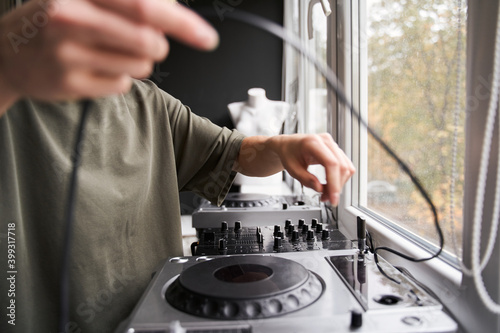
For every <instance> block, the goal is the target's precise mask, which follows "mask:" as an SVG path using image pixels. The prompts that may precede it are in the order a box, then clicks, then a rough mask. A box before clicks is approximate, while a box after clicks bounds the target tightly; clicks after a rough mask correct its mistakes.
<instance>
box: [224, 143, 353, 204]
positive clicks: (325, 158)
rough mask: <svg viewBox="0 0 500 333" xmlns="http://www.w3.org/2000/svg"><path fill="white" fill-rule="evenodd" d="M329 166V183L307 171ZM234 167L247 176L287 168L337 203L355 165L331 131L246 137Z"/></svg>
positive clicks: (327, 177)
mask: <svg viewBox="0 0 500 333" xmlns="http://www.w3.org/2000/svg"><path fill="white" fill-rule="evenodd" d="M312 164H320V165H322V166H324V167H325V173H326V182H327V183H326V184H321V183H320V182H319V180H318V179H317V178H316V176H314V175H313V174H311V173H309V172H308V171H307V167H308V166H309V165H312ZM233 169H234V170H235V171H238V172H240V173H242V174H244V175H247V176H259V177H263V176H268V175H272V174H274V173H276V172H279V171H281V170H283V169H286V170H287V171H288V172H289V173H290V175H291V176H292V177H294V178H295V179H297V180H298V181H299V182H301V183H302V185H304V186H307V187H310V188H312V189H314V190H315V191H317V192H321V193H322V196H321V200H323V201H326V200H328V201H330V202H331V203H332V204H333V205H337V204H338V201H339V196H340V193H341V191H342V187H343V186H344V184H345V183H346V182H347V180H348V179H349V178H350V177H351V176H352V175H353V174H354V172H355V168H354V165H353V164H352V162H351V161H350V160H349V159H348V158H347V156H346V155H345V154H344V152H343V151H342V150H341V149H340V148H339V146H338V145H337V144H336V143H335V141H333V139H332V137H331V136H330V135H329V134H313V135H307V134H295V135H278V136H272V137H265V136H251V137H247V138H245V139H244V140H243V143H242V145H241V149H240V154H239V157H238V161H237V163H235V165H234V167H233Z"/></svg>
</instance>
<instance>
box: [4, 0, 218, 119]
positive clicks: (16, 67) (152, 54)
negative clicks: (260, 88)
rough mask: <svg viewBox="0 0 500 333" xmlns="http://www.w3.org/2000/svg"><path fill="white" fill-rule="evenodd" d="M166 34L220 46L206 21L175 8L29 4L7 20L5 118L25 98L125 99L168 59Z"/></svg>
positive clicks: (122, 2)
mask: <svg viewBox="0 0 500 333" xmlns="http://www.w3.org/2000/svg"><path fill="white" fill-rule="evenodd" d="M165 35H167V36H169V37H172V38H174V39H176V40H178V41H180V42H183V43H185V44H187V45H190V46H192V47H195V48H198V49H202V50H210V49H213V48H215V47H216V46H217V44H218V36H217V33H216V32H215V30H214V29H213V28H212V27H210V26H209V25H208V24H207V23H206V22H205V21H204V20H203V19H202V18H200V17H199V16H198V15H196V14H195V13H194V12H192V11H190V10H189V9H187V8H185V7H183V6H180V5H177V4H174V3H171V2H169V1H158V0H72V1H58V0H41V1H38V0H37V1H28V2H27V3H26V4H24V5H23V6H21V7H19V8H17V9H15V10H13V11H11V12H10V13H8V14H6V15H4V16H2V17H1V18H0V90H1V93H0V116H1V115H2V114H3V113H4V112H5V111H6V110H7V108H8V107H9V106H10V105H12V104H13V103H14V102H15V101H16V100H18V99H19V98H23V97H30V98H36V99H40V100H45V101H54V100H63V99H80V98H96V97H102V96H106V95H111V94H116V93H123V92H126V91H128V90H129V89H130V86H131V78H145V77H148V76H149V74H150V73H151V70H152V68H153V65H154V63H155V62H157V61H161V60H162V59H164V58H165V57H166V56H167V54H168V42H167V40H166V38H165Z"/></svg>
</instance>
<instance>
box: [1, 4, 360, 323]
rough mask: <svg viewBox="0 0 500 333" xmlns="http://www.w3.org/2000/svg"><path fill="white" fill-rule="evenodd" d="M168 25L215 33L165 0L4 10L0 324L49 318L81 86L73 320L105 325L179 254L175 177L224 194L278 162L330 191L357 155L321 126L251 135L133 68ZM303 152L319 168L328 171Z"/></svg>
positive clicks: (177, 34) (142, 65) (160, 47)
mask: <svg viewBox="0 0 500 333" xmlns="http://www.w3.org/2000/svg"><path fill="white" fill-rule="evenodd" d="M165 35H167V36H169V37H171V38H174V39H177V40H179V41H181V42H184V43H186V44H188V45H190V46H193V47H195V48H199V49H202V50H210V49H213V48H215V47H216V46H217V44H218V37H217V34H216V33H215V31H214V30H213V29H212V28H211V27H210V26H209V25H208V24H207V23H205V22H204V21H203V20H202V19H201V18H199V17H198V16H196V15H195V14H194V13H192V12H191V11H189V10H188V9H186V8H184V7H182V6H178V5H176V4H172V3H168V2H165V1H159V0H71V1H69V0H47V1H38V0H37V1H30V2H28V3H26V4H25V5H24V6H22V7H20V8H17V9H16V10H14V11H12V12H10V13H8V14H6V15H4V16H3V17H2V18H1V19H0V216H1V223H0V227H1V228H2V229H1V231H0V234H2V235H7V237H4V238H1V239H0V248H1V254H0V258H1V259H0V266H1V267H2V269H3V271H4V272H7V273H4V274H5V275H6V276H3V277H1V278H2V281H4V282H3V283H2V289H1V290H0V293H1V299H2V301H1V305H2V308H3V309H4V311H5V314H6V315H5V314H4V315H3V316H2V319H0V331H2V332H10V331H18V332H56V331H57V318H58V316H59V313H58V306H59V276H60V270H61V266H60V263H61V258H62V244H63V240H64V229H65V226H64V222H63V221H62V217H63V213H64V207H65V205H66V202H67V197H66V196H67V186H68V179H69V174H70V172H71V156H72V153H73V152H72V149H73V147H72V146H73V143H74V142H73V140H74V135H75V132H76V129H77V126H78V122H79V115H80V113H81V108H82V105H81V103H80V102H79V100H81V99H83V98H90V99H92V100H93V102H92V104H91V107H90V116H89V119H88V124H87V129H86V136H85V141H84V146H83V152H82V165H81V167H80V174H79V179H80V182H79V184H80V185H79V188H78V197H77V198H78V199H77V202H76V208H75V227H74V231H73V234H74V240H73V243H72V249H71V251H72V252H71V254H72V256H71V265H70V278H71V282H70V291H71V292H70V296H71V300H70V301H71V303H70V304H71V308H70V321H69V322H68V323H66V325H65V330H66V331H67V332H110V331H112V330H113V329H114V328H116V326H117V325H118V324H119V322H120V321H121V320H123V319H125V317H126V316H127V315H128V314H129V313H130V311H131V310H132V308H133V306H134V305H135V304H136V303H137V301H138V299H139V297H140V295H141V294H142V293H143V292H144V290H145V287H146V285H147V283H148V282H149V278H150V274H151V272H153V271H154V268H155V265H156V264H158V262H160V260H161V259H164V258H165V257H168V256H176V255H180V254H181V253H182V248H181V233H180V225H179V220H180V209H179V197H178V192H179V191H181V190H192V191H195V192H197V193H199V194H200V195H203V196H205V197H206V198H208V199H209V200H211V201H212V202H214V203H220V202H221V201H222V200H223V199H224V196H225V195H226V193H227V191H228V188H229V186H230V184H231V182H232V179H233V177H234V175H235V173H236V172H241V173H243V174H245V175H249V176H267V175H270V174H274V173H276V172H278V171H280V170H283V169H286V170H288V172H289V173H290V174H291V175H292V176H293V177H295V178H296V179H297V180H299V181H300V182H301V183H302V184H304V185H305V186H308V187H311V188H313V189H314V190H316V191H318V192H321V193H322V199H323V200H325V201H326V200H328V201H330V202H331V203H332V204H333V205H336V204H337V203H338V200H339V194H340V192H341V189H342V186H343V185H344V184H345V182H346V181H347V180H348V179H349V178H350V177H351V175H352V174H353V173H354V168H353V166H352V163H351V162H350V161H349V160H348V158H347V157H346V156H345V154H344V153H343V152H342V151H341V150H340V149H339V147H338V146H337V145H336V143H335V142H334V141H333V140H332V138H331V137H330V136H329V135H326V134H324V135H290V136H285V135H282V136H275V137H262V136H259V137H246V138H245V137H243V136H242V135H241V134H240V133H238V132H236V131H231V130H229V129H226V128H219V127H218V126H215V125H213V124H212V123H210V122H209V121H208V120H206V119H203V118H200V117H197V116H196V115H194V114H193V113H191V112H190V110H189V108H187V107H186V106H184V105H182V104H181V102H180V101H178V100H176V99H175V98H173V97H172V96H170V95H168V94H167V93H165V92H163V91H160V90H159V89H158V88H157V87H156V86H154V85H153V84H152V83H151V82H149V81H138V80H136V79H140V78H144V77H147V76H148V75H149V73H150V72H151V69H152V66H153V64H154V62H156V61H160V60H162V59H164V58H165V57H166V56H167V54H168V42H167V40H166V39H165ZM310 164H321V165H323V166H324V167H325V170H326V179H327V183H326V184H324V185H323V184H321V183H320V182H319V181H318V180H317V179H316V177H314V176H313V175H311V174H310V173H308V172H307V166H308V165H310ZM9 255H10V256H9ZM5 281H7V283H5Z"/></svg>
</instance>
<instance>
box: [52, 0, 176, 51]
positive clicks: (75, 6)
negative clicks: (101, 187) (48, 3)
mask: <svg viewBox="0 0 500 333" xmlns="http://www.w3.org/2000/svg"><path fill="white" fill-rule="evenodd" d="M156 1H158V0H156ZM52 19H53V25H52V27H51V28H52V29H51V32H50V33H51V37H52V38H53V39H56V38H57V36H58V35H63V34H66V35H68V34H71V36H72V37H73V40H74V41H76V42H82V43H84V44H86V45H88V46H91V47H101V48H105V49H107V50H113V51H115V52H116V53H125V54H130V55H135V56H138V57H144V58H150V59H152V60H155V61H159V60H162V59H163V58H164V57H165V56H166V55H167V51H168V45H167V41H166V39H165V37H164V36H163V35H162V34H161V33H159V32H158V31H157V30H156V29H154V28H152V27H151V26H148V25H146V24H140V23H137V22H135V21H131V20H129V19H126V18H124V17H123V16H120V15H118V14H116V13H114V12H110V11H108V10H104V9H102V8H101V7H98V6H95V5H94V4H92V3H90V2H88V1H76V0H73V1H71V6H70V5H69V4H65V5H61V8H60V9H59V10H58V11H57V12H56V13H55V14H54V16H53V18H52Z"/></svg>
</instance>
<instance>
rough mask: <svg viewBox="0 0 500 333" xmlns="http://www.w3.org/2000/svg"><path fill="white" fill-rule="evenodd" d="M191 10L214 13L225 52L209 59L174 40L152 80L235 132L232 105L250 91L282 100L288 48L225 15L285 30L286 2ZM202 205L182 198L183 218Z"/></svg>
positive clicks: (198, 5)
mask: <svg viewBox="0 0 500 333" xmlns="http://www.w3.org/2000/svg"><path fill="white" fill-rule="evenodd" d="M188 7H191V8H192V9H193V10H195V11H196V10H200V9H203V10H205V11H208V12H209V13H210V17H209V18H208V21H209V22H211V23H212V25H213V26H214V27H215V28H216V29H217V31H218V32H219V35H220V45H219V47H218V48H217V50H215V51H213V52H209V53H206V52H200V51H196V50H192V49H190V48H188V47H185V46H184V45H182V44H179V43H176V42H175V41H173V40H170V46H171V50H170V54H169V56H168V57H167V59H166V60H165V61H164V62H163V63H161V64H159V65H158V66H157V67H156V68H155V71H154V73H153V75H152V76H151V79H152V80H153V81H155V82H156V83H157V84H158V86H160V87H161V88H162V89H163V90H165V91H167V92H168V93H170V94H171V95H173V96H175V97H176V98H178V99H180V100H181V101H182V102H183V103H184V104H186V105H188V106H189V107H190V108H191V109H192V111H193V112H195V113H196V114H198V115H200V116H204V117H207V118H209V119H210V120H212V122H214V123H216V124H218V125H220V126H226V127H229V128H233V127H234V126H233V124H232V122H231V118H230V116H229V111H228V110H227V105H228V104H229V103H232V102H240V101H244V100H246V99H247V90H248V89H250V88H254V87H260V88H264V89H265V90H266V91H267V97H268V98H269V99H272V100H280V99H281V77H282V57H283V48H282V42H281V41H280V40H278V39H277V38H276V37H273V36H271V35H269V34H267V33H265V32H263V31H261V30H259V29H257V28H254V27H251V26H248V25H246V24H244V23H240V22H236V21H233V20H231V19H228V18H227V17H226V15H225V14H226V13H229V12H231V11H238V10H244V11H247V12H251V13H254V14H257V15H260V16H263V17H265V18H267V19H270V20H273V21H275V22H277V23H279V24H283V1H282V0H279V1H278V0H224V1H223V0H208V1H206V0H196V1H189V3H188ZM199 203H200V198H199V197H197V196H195V195H194V194H193V193H191V192H188V193H181V211H182V213H183V214H190V213H191V212H192V210H193V209H195V208H196V207H197V206H198V205H199Z"/></svg>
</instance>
